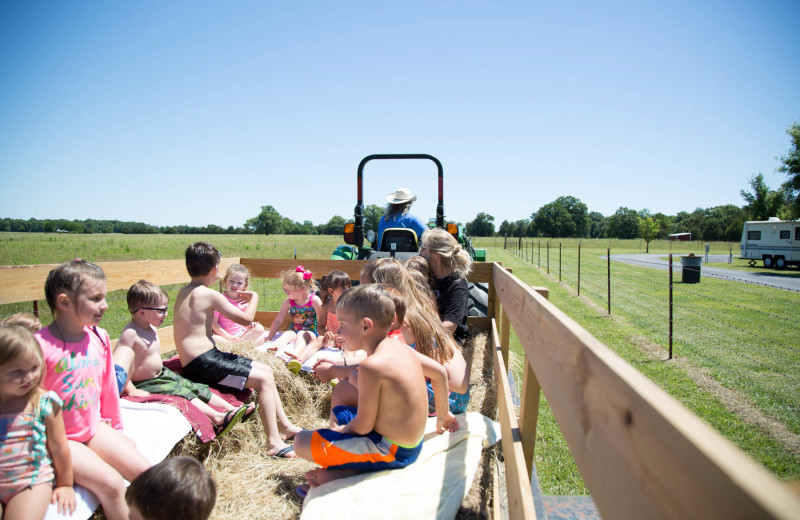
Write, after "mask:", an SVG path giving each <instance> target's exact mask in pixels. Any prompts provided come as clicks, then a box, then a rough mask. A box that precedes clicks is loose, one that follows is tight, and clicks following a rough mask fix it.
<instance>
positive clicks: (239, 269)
mask: <svg viewBox="0 0 800 520" xmlns="http://www.w3.org/2000/svg"><path fill="white" fill-rule="evenodd" d="M237 273H238V274H243V275H244V288H245V289H247V288H248V287H250V269H248V268H247V267H245V266H243V265H242V264H231V265H229V266H228V270H227V271H225V276H223V277H222V278H221V279H220V281H219V290H220V291H224V290H225V284H227V283H228V278H230V276H231V275H232V274H237Z"/></svg>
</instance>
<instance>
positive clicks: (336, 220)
mask: <svg viewBox="0 0 800 520" xmlns="http://www.w3.org/2000/svg"><path fill="white" fill-rule="evenodd" d="M342 233H344V217H340V216H339V215H334V216H333V217H332V218H331V219H330V220H329V221H328V223H327V224H325V225H324V226H320V230H319V234H320V235H341V234H342Z"/></svg>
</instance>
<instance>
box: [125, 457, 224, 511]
mask: <svg viewBox="0 0 800 520" xmlns="http://www.w3.org/2000/svg"><path fill="white" fill-rule="evenodd" d="M125 500H127V502H128V505H129V506H130V508H131V520H207V519H208V518H209V517H210V516H211V511H212V510H213V509H214V503H215V502H216V501H217V485H216V484H215V483H214V479H212V478H211V475H209V474H208V472H207V471H206V469H205V468H204V467H203V465H202V464H200V463H199V462H197V460H195V459H193V458H191V457H185V456H183V457H170V458H168V459H166V460H163V461H161V462H160V463H158V464H156V465H155V466H153V467H152V468H150V469H148V470H147V471H145V472H144V473H142V474H141V475H139V476H138V477H136V480H134V481H133V482H131V485H130V487H129V488H128V491H126V492H125Z"/></svg>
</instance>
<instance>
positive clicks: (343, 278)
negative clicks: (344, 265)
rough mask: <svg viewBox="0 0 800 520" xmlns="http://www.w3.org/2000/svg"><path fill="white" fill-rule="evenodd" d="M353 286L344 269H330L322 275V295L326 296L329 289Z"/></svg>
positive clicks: (329, 291)
mask: <svg viewBox="0 0 800 520" xmlns="http://www.w3.org/2000/svg"><path fill="white" fill-rule="evenodd" d="M352 286H353V282H352V280H350V276H348V274H347V273H345V272H344V271H331V272H330V273H328V274H327V275H325V276H323V277H322V295H323V297H324V298H327V297H328V295H329V294H330V293H331V291H335V290H336V289H349V288H350V287H352Z"/></svg>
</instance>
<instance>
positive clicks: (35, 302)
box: [33, 300, 39, 318]
mask: <svg viewBox="0 0 800 520" xmlns="http://www.w3.org/2000/svg"><path fill="white" fill-rule="evenodd" d="M33 315H34V316H36V317H37V318H38V317H39V300H33Z"/></svg>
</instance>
